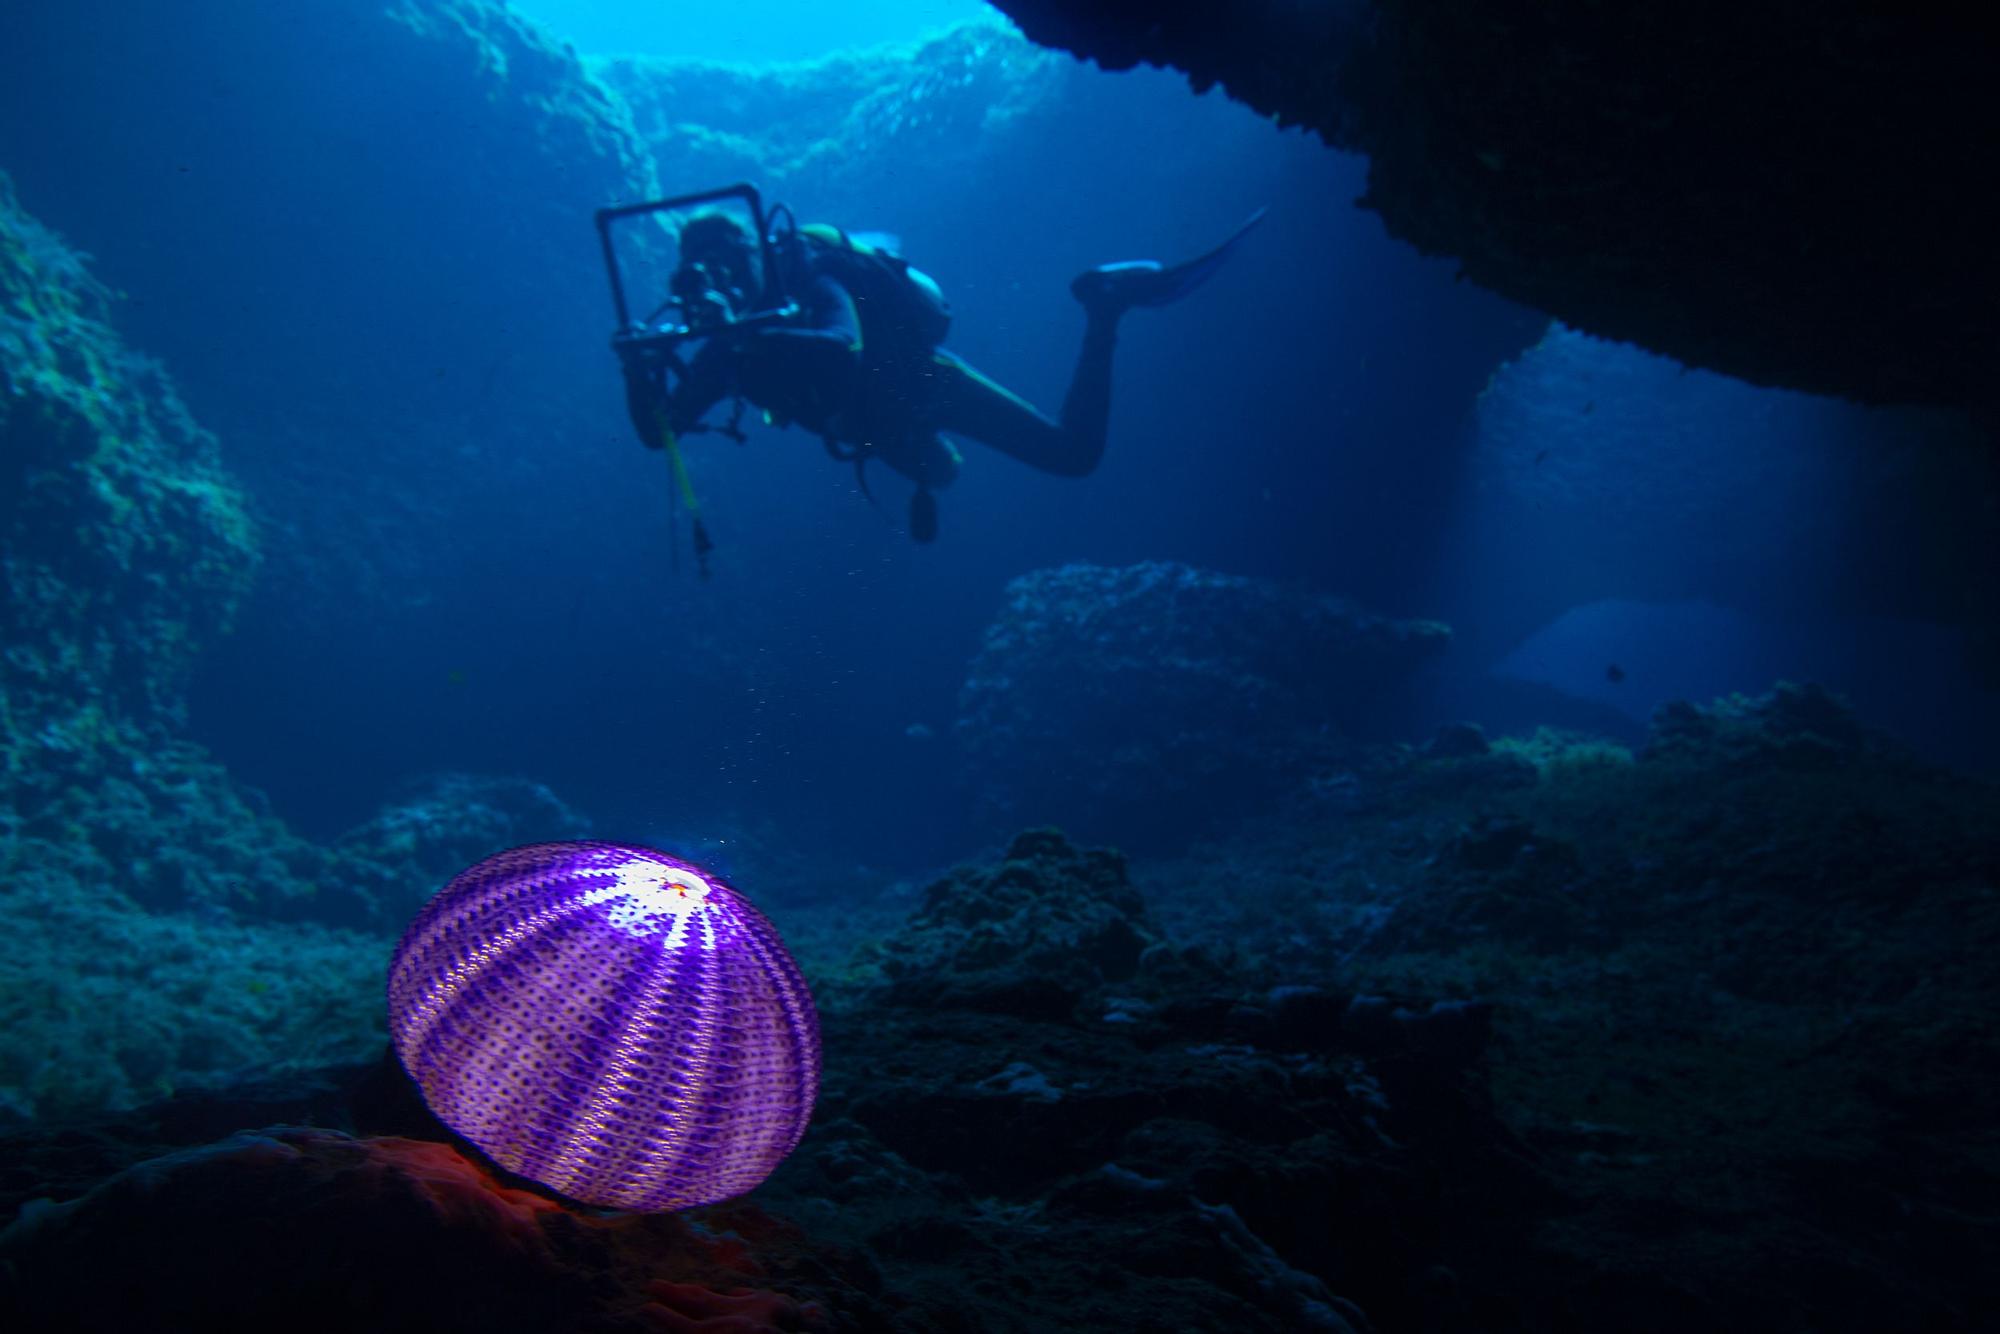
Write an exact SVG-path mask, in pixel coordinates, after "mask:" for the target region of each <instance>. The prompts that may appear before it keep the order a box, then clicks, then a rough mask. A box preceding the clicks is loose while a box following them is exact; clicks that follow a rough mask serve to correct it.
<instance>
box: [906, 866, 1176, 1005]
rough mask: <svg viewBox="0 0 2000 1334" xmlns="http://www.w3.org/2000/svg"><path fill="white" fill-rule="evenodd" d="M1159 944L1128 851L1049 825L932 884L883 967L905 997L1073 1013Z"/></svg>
mask: <svg viewBox="0 0 2000 1334" xmlns="http://www.w3.org/2000/svg"><path fill="white" fill-rule="evenodd" d="M1156 940H1157V938H1156V937H1155V936H1154V935H1153V932H1152V929H1151V926H1150V923H1149V922H1148V921H1147V917H1146V904H1145V900H1144V899H1143V898H1141V897H1140V895H1139V892H1138V891H1137V890H1135V889H1134V888H1133V887H1132V884H1131V881H1130V880H1129V879H1128V878H1127V876H1126V873H1125V861H1124V858H1122V857H1120V856H1119V855H1118V854H1117V853H1115V852H1109V851H1105V850H1102V849H1096V850H1092V851H1089V852H1082V851H1079V850H1078V849H1077V848H1075V847H1074V846H1072V845H1071V844H1070V842H1069V840H1068V839H1066V838H1064V837H1063V835H1062V833H1061V832H1060V831H1058V830H1054V829H1044V830H1034V831H1031V832H1029V833H1025V834H1022V835H1020V836H1018V837H1017V838H1015V839H1014V841H1013V842H1012V843H1010V844H1008V846H1007V852H1006V855H1005V856H1004V857H1003V858H1002V860H1001V861H1000V862H999V863H998V864H997V865H994V866H991V867H985V866H981V867H961V868H959V869H958V870H956V871H954V872H952V873H951V874H950V875H948V876H946V877H945V878H944V879H942V880H939V881H937V882H936V883H934V884H932V885H931V886H930V888H929V889H927V890H925V892H924V900H923V904H922V906H921V907H919V908H918V909H917V911H916V913H915V915H913V916H912V917H911V919H910V922H909V925H908V927H907V928H906V929H905V930H903V931H901V932H899V933H898V934H897V935H896V936H895V937H893V938H892V939H890V940H888V941H886V942H884V944H883V947H882V950H883V952H882V956H881V966H882V971H883V973H884V975H885V976H886V977H887V978H888V979H889V993H888V994H889V997H890V998H891V999H892V1000H893V1001H895V1003H897V1004H900V1005H946V1006H953V1007H956V1008H960V1009H974V1010H979V1009H984V1010H995V1011H1000V1012H1002V1013H1016V1014H1022V1015H1025V1016H1027V1017H1044V1016H1055V1017H1063V1016H1066V1015H1067V1014H1068V1013H1069V1010H1070V1007H1071V1006H1073V1005H1075V1004H1076V1003H1077V1001H1078V1000H1079V999H1081V998H1082V997H1083V996H1084V995H1086V994H1088V993H1089V992H1091V991H1094V990H1096V989H1098V988H1100V987H1102V986H1103V985H1104V984H1105V983H1107V982H1123V981H1127V980H1129V979H1130V978H1131V977H1132V976H1133V974H1134V973H1136V972H1137V971H1138V967H1139V959H1140V956H1141V955H1143V954H1144V953H1145V952H1146V950H1147V948H1148V947H1149V946H1151V945H1153V944H1154V943H1156Z"/></svg>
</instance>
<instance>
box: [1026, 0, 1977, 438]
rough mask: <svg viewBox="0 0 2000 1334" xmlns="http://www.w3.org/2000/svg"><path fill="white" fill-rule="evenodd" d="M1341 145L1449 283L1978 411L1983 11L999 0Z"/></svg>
mask: <svg viewBox="0 0 2000 1334" xmlns="http://www.w3.org/2000/svg"><path fill="white" fill-rule="evenodd" d="M997 7H998V8H999V9H1001V10H1003V11H1004V12H1006V13H1007V14H1008V15H1009V16H1011V17H1012V18H1013V19H1014V20H1015V21H1016V22H1017V23H1019V24H1020V25H1021V28H1022V31H1024V32H1025V33H1026V34H1027V35H1028V36H1029V37H1030V38H1032V39H1033V40H1035V41H1037V42H1041V43H1043V44H1045V45H1050V46H1056V47H1060V48H1063V49H1067V50H1069V51H1072V52H1074V53H1076V54H1077V55H1079V56H1081V57H1085V58H1088V59H1092V60H1095V61H1097V62H1098V63H1099V64H1101V65H1103V66H1104V67H1105V68H1107V69H1125V68H1129V67H1131V66H1133V65H1135V64H1138V63H1140V62H1146V63H1151V64H1161V65H1170V66H1174V67H1176V68H1179V69H1181V70H1183V71H1185V72H1186V73H1187V74H1188V76H1189V79H1190V81H1191V82H1192V83H1193V84H1194V86H1195V87H1196V88H1197V89H1205V88H1207V87H1209V86H1211V85H1213V84H1217V83H1220V84H1221V85H1222V86H1223V87H1224V88H1226V89H1227V90H1228V92H1229V94H1230V95H1231V96H1232V97H1235V98H1237V99H1238V100H1240V101H1243V102H1245V103H1247V104H1249V105H1250V106H1251V107H1254V108H1255V109H1256V110H1258V111H1259V112H1261V113H1263V114H1265V115H1271V116H1275V117H1276V118H1277V119H1278V120H1279V122H1280V123H1282V124H1303V125H1306V126H1308V127H1310V128H1311V129H1313V130H1315V131H1317V132H1318V133H1319V134H1320V135H1321V136H1322V137H1324V138H1325V139H1326V140H1327V141H1328V142H1329V143H1332V144H1334V145H1336V146H1338V147H1342V148H1350V149H1354V150H1357V151H1359V152H1363V153H1366V154H1367V155H1368V157H1369V161H1370V174H1369V185H1368V192H1367V195H1366V197H1365V198H1364V200H1363V201H1362V202H1363V203H1364V204H1365V205H1366V206H1367V207H1369V208H1372V209H1374V210H1375V211H1376V212H1378V213H1380V214H1381V215H1382V218H1383V220H1384V222H1385V223H1386V224H1387V225H1388V228H1389V230H1390V232H1391V233H1392V234H1393V235H1395V236H1398V237H1400V238H1402V239H1404V240H1406V241H1409V242H1410V243H1412V244H1413V245H1415V246H1417V247H1418V248H1419V249H1420V250H1422V251H1424V252H1426V253H1431V254H1447V255H1455V256H1457V257H1458V258H1459V259H1460V260H1461V262H1462V264H1463V267H1464V272H1465V274H1466V275H1467V276H1468V277H1470V278H1472V279H1473V280H1474V281H1476V282H1478V283H1480V284H1482V285H1484V286H1487V287H1489V288H1491V289H1493V290H1494V291H1496V292H1499V293H1501V294H1502V295H1505V296H1508V297H1511V298H1512V299H1514V300H1517V301H1522V302H1525V303H1527V304H1529V305H1532V306H1535V307H1537V308H1539V309H1542V310H1546V311H1548V312H1550V313H1551V314H1553V315H1555V316H1556V317H1557V318H1559V319H1561V320H1563V321H1565V322H1566V323H1569V324H1571V325H1574V326H1576V327H1577V328H1581V329H1585V330H1588V331H1590V332H1592V333H1595V334H1600V335H1603V336H1605V337H1609V338H1617V339H1623V340H1628V341H1631V342H1635V343H1638V344H1640V345H1641V346H1644V347H1648V348H1651V349H1652V350H1654V351H1656V352H1661V353H1665V354H1666V355H1668V356H1672V357H1674V358H1677V359H1678V360H1680V361H1683V362H1685V363H1687V364H1688V365H1690V366H1697V367H1701V368H1704V369H1710V370H1717V371H1722V372H1724V373H1725V374H1729V375H1734V376H1737V377H1739V378H1741V379H1745V380H1748V381H1750V382H1751V383H1753V384H1761V385H1783V386H1787V387H1790V388H1795V389H1805V390H1809V391H1812V392H1814V393H1822V394H1832V395H1839V396H1843V397H1847V398H1852V399H1856V400H1859V401H1862V402H1867V403H1929V404H1945V405H1953V406H1959V407H1968V406H1969V407H1973V408H1975V409H1979V410H1982V411H1985V412H1987V413H1991V412H1993V411H1994V409H1995V399H1994V393H1995V390H1994V387H1993V386H1994V383H1995V377H1996V374H2000V316H1996V314H1995V312H1996V311H2000V259H1997V258H1996V253H1995V250H1994V247H1993V245H1992V244H1991V237H1992V236H1993V235H1994V234H1995V233H1996V232H2000V211H1996V206H1995V204H1994V202H1993V196H1992V192H1991V191H1984V192H1980V191H1970V192H1969V191H1968V190H1967V188H1966V186H1967V183H1968V182H1971V181H1976V180H1980V179H1983V178H1984V177H1985V175H1986V174H1987V172H1988V170H1989V168H1990V159H1991V152H1992V144H1993V142H1994V140H1995V136H1996V134H2000V124H1996V119H1995V111H1994V108H1993V104H1992V102H1991V100H1990V99H1988V98H1986V97H1985V96H1984V94H1983V93H1982V91H1981V89H1983V87H1984V71H1985V70H1987V69H1989V68H1990V67H1991V66H1992V64H1993V62H1994V60H1995V58H1996V48H1995V46H1994V44H1993V42H1992V40H1991V35H1990V33H1987V32H1986V31H1985V29H1984V26H1983V25H1982V26H1979V27H1966V26H1964V22H1961V21H1958V20H1945V19H1943V18H1940V17H1939V16H1937V15H1935V14H1931V13H1928V12H1918V11H1909V12H1907V13H1890V12H1886V11H1881V10H1877V9H1872V8H1867V7H1856V6H1841V7H1836V8H1833V9H1829V8H1828V7H1826V6H1823V5H1809V4H1788V5H1757V6H1748V7H1744V6H1733V7H1732V6H1701V7H1699V8H1697V9H1695V10H1688V9H1686V8H1684V7H1679V6H1672V5H1658V4H1655V5H1636V6H1635V5H1629V4H1627V5H1611V6H1606V5H1601V4H1597V3H1594V2H1593V0H1565V2H1564V3H1560V4H1553V5H1551V4H1525V3H1509V4H1502V5H1497V6H1496V5H1481V6H1478V7H1476V8H1467V7H1465V6H1461V5H1452V4H1440V3H1436V2H1435V0H1344V2H1343V3H1332V4H1312V5H1301V4H1296V3H1291V2H1290V0H1255V2H1254V3H1240V2H1239V0H1210V2H1209V3H1202V4H1192V5H1176V6H1173V7H1171V8H1168V9H1162V8H1161V7H1159V6H1157V5H1151V4H1143V3H1133V0H1084V2H1083V3H1076V2H1075V0H1061V2H1060V3H1058V2H1057V0H997Z"/></svg>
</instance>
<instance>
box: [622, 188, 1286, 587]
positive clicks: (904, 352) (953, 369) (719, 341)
mask: <svg viewBox="0 0 2000 1334" xmlns="http://www.w3.org/2000/svg"><path fill="white" fill-rule="evenodd" d="M729 196H737V197H742V198H744V199H746V200H747V201H748V202H749V204H750V209H749V211H750V214H751V217H752V219H753V223H752V226H750V227H746V226H744V225H743V224H742V223H740V222H738V221H737V220H736V218H735V217H733V216H732V215H731V214H730V213H727V212H722V211H718V210H707V211H701V212H697V213H695V214H694V215H693V216H692V217H690V218H688V220H687V221H686V222H685V223H684V224H682V226H681V228H680V231H679V237H678V241H679V266H678V267H677V268H676V269H675V270H674V273H673V276H672V279H671V281H670V284H669V286H670V289H671V295H670V296H669V297H668V299H667V301H666V303H665V304H663V305H662V307H661V308H660V310H659V311H656V312H655V313H654V316H653V317H651V318H650V319H649V320H647V321H643V322H638V323H634V322H633V321H631V320H630V319H629V317H628V316H627V314H626V311H625V306H624V297H623V291H622V286H621V283H620V278H619V274H618V269H617V264H616V258H615V254H614V252H613V249H612V242H611V239H610V233H609V230H608V222H609V221H610V220H612V219H615V218H616V217H620V216H626V215H629V214H631V213H633V212H638V211H650V210H655V209H659V208H663V207H668V206H670V205H673V204H682V205H685V204H687V203H689V202H691V201H706V200H713V199H716V198H722V197H729ZM780 214H782V215H783V218H784V220H785V221H787V222H790V213H789V210H785V209H783V208H782V206H780V207H779V208H776V209H774V210H773V215H774V217H775V216H776V215H780ZM1262 217H1263V211H1262V210H1259V211H1258V212H1257V213H1256V214H1255V215H1253V216H1252V217H1251V218H1250V220H1249V221H1248V222H1245V223H1244V224H1243V226H1242V227H1240V228H1238V229H1237V231H1236V232H1235V233H1234V234H1233V235H1231V236H1230V237H1229V238H1228V239H1227V240H1225V241H1224V242H1223V243H1222V244H1221V245H1219V246H1217V247H1216V248H1215V249H1213V250H1211V251H1209V252H1208V253H1206V254H1204V255H1201V256H1199V257H1197V258H1195V259H1193V260H1190V261H1188V262H1186V263H1183V264H1176V265H1171V266H1169V265H1163V264H1159V263H1156V262H1154V261H1151V260H1140V261H1129V262H1124V263H1116V264H1105V265H1100V266H1098V267H1096V268H1093V269H1089V270H1087V271H1085V272H1084V273H1082V274H1081V275H1079V276H1078V277H1077V278H1076V280H1075V281H1074V282H1072V283H1071V284H1070V291H1071V292H1072V293H1074V294H1075V296H1076V298H1077V300H1078V301H1079V302H1080V303H1081V304H1082V306H1083V310H1084V332H1083V346H1082V350H1081V352H1080V353H1079V354H1078V357H1077V363H1076V369H1075V371H1074V373H1073V374H1072V376H1071V379H1070V385H1069V392H1068V393H1067V395H1065V397H1064V399H1063V404H1062V413H1061V415H1060V416H1059V417H1058V418H1056V419H1054V420H1051V419H1050V418H1049V417H1048V416H1046V415H1044V414H1043V413H1042V412H1040V411H1039V410H1037V409H1036V408H1035V407H1034V405H1033V404H1031V403H1029V402H1027V401H1026V400H1025V399H1023V398H1021V397H1020V396H1018V395H1016V394H1014V393H1012V392H1011V391H1009V390H1008V389H1006V388H1004V387H1003V386H1001V385H999V384H997V383H995V382H994V381H992V380H990V379H988V378H987V377H986V376H984V375H982V374H980V373H979V372H978V371H977V370H975V369H973V367H971V366H970V365H968V364H967V363H966V362H965V361H963V360H962V359H960V358H959V357H957V356H955V355H953V354H952V353H951V352H949V351H947V350H946V349H945V348H944V347H943V346H942V343H943V341H944V338H945V335H946V333H947V332H948V331H949V329H950V326H951V309H950V306H949V305H948V304H947V302H946V301H945V298H944V294H943V292H942V291H940V290H939V288H938V285H937V284H936V283H935V282H934V281H932V280H931V278H930V277H929V276H928V275H926V274H924V273H923V272H921V271H920V270H918V269H916V268H914V267H912V266H911V265H910V264H909V263H908V261H906V260H904V259H903V258H902V257H901V256H899V255H897V254H896V253H895V252H894V250H893V248H892V244H893V243H890V244H884V243H881V242H878V241H874V240H872V239H871V238H867V237H865V236H855V235H850V234H849V233H847V232H844V231H842V230H840V229H839V228H836V227H831V226H825V225H818V224H816V225H809V226H798V225H797V224H796V223H791V225H789V226H788V227H784V228H774V227H772V226H771V225H769V224H768V223H767V220H766V219H765V217H764V214H763V211H762V208H761V206H760V203H759V201H758V199H757V196H756V192H755V190H754V189H753V188H752V187H749V186H736V187H732V188H731V189H729V190H726V191H714V192H710V193H708V194H706V195H699V196H686V197H684V198H683V199H681V200H678V201H661V202H660V203H657V204H646V205H633V206H627V207H626V208H624V209H619V210H605V211H604V212H601V213H600V214H599V225H600V229H601V230H603V231H604V233H605V249H606V256H607V261H608V262H610V264H611V267H612V287H613V292H614V296H615V297H616V299H617V303H618V307H619V316H620V327H621V332H620V334H619V335H618V336H616V337H614V339H613V345H614V347H616V349H617V351H618V352H619V356H620V361H621V363H622V365H623V369H624V375H625V385H626V402H627V407H628V409H629V411H630V414H631V418H632V423H633V426H634V427H635V429H636V430H637V431H638V433H639V437H640V439H641V440H642V441H644V443H645V444H646V445H647V446H649V447H651V448H655V449H661V448H664V449H666V450H667V451H668V452H669V453H670V454H671V455H672V457H673V463H674V468H675V473H676V476H677V477H678V479H679V482H680V493H681V498H682V501H683V504H684V505H685V506H686V507H687V508H688V509H689V510H690V512H691V513H692V514H693V515H694V517H695V535H694V540H695V551H696V555H697V557H698V558H699V557H701V556H703V555H705V553H706V551H707V550H708V549H709V547H710V546H711V545H712V544H711V543H710V542H709V541H708V538H707V534H706V532H705V531H704V530H703V528H702V527H701V522H700V514H699V510H698V508H697V507H696V506H695V504H694V495H693V491H692V488H691V487H690V486H689V485H688V482H687V474H686V470H685V467H684V466H683V465H682V463H681V460H680V458H679V453H678V446H677V441H678V439H679V438H680V437H682V436H685V435H688V434H690V433H692V432H694V431H698V430H719V431H721V432H723V433H724V434H728V435H730V436H732V437H733V438H735V439H737V440H739V441H741V440H742V439H743V433H742V431H741V429H740V421H741V417H742V413H743V405H744V403H745V402H746V401H747V402H748V403H750V404H752V405H754V406H756V407H757V408H759V409H761V410H762V412H763V414H764V419H765V420H766V421H767V422H770V423H772V424H775V425H780V426H791V425H797V426H801V427H804V428H805V429H806V430H809V431H811V432H813V433H814V434H816V435H818V436H819V437H820V439H821V441H822V442H823V443H824V444H825V446H826V449H827V452H828V453H829V454H830V455H832V456H833V457H834V458H835V459H837V460H840V461H843V462H851V463H853V464H854V466H855V469H856V473H857V475H858V476H859V478H860V482H861V488H862V492H863V494H864V495H869V492H868V486H867V476H866V473H865V471H864V468H865V465H866V464H867V462H868V461H869V460H871V459H874V460H879V461H880V462H881V463H883V464H884V465H886V466H887V467H889V468H891V469H893V470H894V471H896V472H898V473H900V474H902V475H903V476H904V477H906V478H908V479H909V480H910V481H912V482H913V483H915V484H916V490H915V493H914V495H913V496H912V497H911V501H910V526H909V531H910V536H911V537H913V538H914V539H915V540H917V541H918V542H930V541H932V540H934V539H935V538H936V536H937V528H938V516H937V499H936V493H937V492H938V491H940V490H942V489H943V488H945V487H946V486H948V485H950V484H951V482H952V480H953V479H954V478H955V477H956V476H957V475H958V471H959V464H960V461H961V455H960V454H959V452H958V450H957V449H956V448H954V447H953V445H952V444H951V443H950V441H948V440H947V439H946V438H945V436H946V435H947V434H949V435H953V436H960V437H964V438H966V439H970V440H976V441H978V442H980V443H981V444H984V445H986V446H988V447H989V448H992V449H996V450H998V451H999V452H1000V453H1002V454H1005V455H1007V456H1008V457H1010V458H1014V459H1018V460H1019V461H1021V462H1022V463H1025V464H1027V465H1028V466H1029V467H1031V468H1036V469H1039V470H1041V471H1042V472H1046V473H1052V474H1055V475H1057V476H1063V477H1082V476H1084V475H1085V474H1087V473H1089V472H1090V471H1092V470H1093V469H1094V468H1096V467H1097V464H1098V461H1099V459H1100V458H1102V457H1103V454H1104V444H1105V432H1106V427H1107V424H1108V422H1109V418H1110V412H1111V360H1112V349H1113V346H1114V344H1115V343H1116V340H1117V331H1118V322H1119V320H1120V319H1121V318H1122V317H1123V316H1124V314H1125V312H1126V311H1128V310H1130V309H1132V308H1133V307H1134V306H1160V305H1166V304H1168V303H1169V302H1172V301H1176V300H1178V299H1179V298H1181V297H1183V296H1185V295H1187V294H1188V293H1189V292H1191V291H1193V290H1194V289H1195V288H1196V287H1197V286H1199V285H1200V284H1201V283H1202V282H1203V281H1205V280H1206V279H1207V278H1208V277H1210V276H1211V275H1212V274H1213V273H1214V272H1215V271H1216V270H1217V269H1218V268H1219V267H1221V265H1222V262H1223V261H1224V259H1225V258H1227V256H1228V254H1229V252H1230V250H1231V249H1232V248H1233V247H1234V246H1235V245H1236V243H1237V242H1238V241H1240V240H1241V239H1242V238H1243V236H1244V235H1245V234H1247V233H1248V232H1249V231H1250V229H1251V228H1252V227H1254V226H1256V225H1257V223H1258V222H1259V221H1261V220H1262ZM670 309H671V310H673V311H675V312H676V313H677V318H676V319H671V320H668V321H666V322H661V321H660V319H659V317H660V316H661V315H662V314H665V313H666V312H667V311H669V310H670ZM689 342H698V343H699V346H698V347H697V348H696V350H695V351H694V354H693V356H692V357H691V358H688V359H685V360H684V359H683V358H682V356H681V348H682V347H683V346H685V345H686V344H687V343H689ZM725 398H730V399H734V400H735V402H736V408H735V413H734V415H733V416H732V417H731V419H730V421H729V423H728V424H727V425H724V426H705V425H703V418H704V416H705V415H706V414H707V413H708V412H709V411H710V410H711V409H712V408H714V407H715V406H716V405H717V404H718V403H720V402H721V401H722V400H724V399H725ZM869 498H870V500H871V501H872V499H873V497H872V495H870V496H869Z"/></svg>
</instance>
